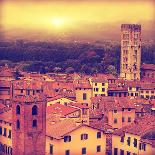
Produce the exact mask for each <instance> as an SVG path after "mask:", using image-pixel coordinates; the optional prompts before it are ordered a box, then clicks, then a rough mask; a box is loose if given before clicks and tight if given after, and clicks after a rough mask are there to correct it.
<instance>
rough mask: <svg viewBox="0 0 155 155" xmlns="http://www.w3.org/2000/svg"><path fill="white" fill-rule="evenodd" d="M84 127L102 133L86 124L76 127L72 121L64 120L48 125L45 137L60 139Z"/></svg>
mask: <svg viewBox="0 0 155 155" xmlns="http://www.w3.org/2000/svg"><path fill="white" fill-rule="evenodd" d="M84 126H86V127H88V128H92V129H95V130H98V131H103V130H101V129H98V128H97V127H93V126H89V125H86V124H81V125H78V126H76V124H75V122H74V121H73V120H69V119H65V120H63V121H60V122H58V123H55V124H53V125H52V124H48V125H47V127H46V135H47V136H49V137H53V138H55V139H62V138H63V137H64V136H65V135H67V134H70V133H71V132H73V131H74V130H77V129H79V128H81V127H84Z"/></svg>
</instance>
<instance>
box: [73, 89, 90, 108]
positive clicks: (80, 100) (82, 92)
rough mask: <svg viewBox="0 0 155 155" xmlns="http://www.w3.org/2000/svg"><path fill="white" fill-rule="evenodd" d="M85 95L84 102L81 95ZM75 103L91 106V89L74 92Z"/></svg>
mask: <svg viewBox="0 0 155 155" xmlns="http://www.w3.org/2000/svg"><path fill="white" fill-rule="evenodd" d="M84 93H86V94H87V98H86V100H84V99H83V94H84ZM75 94H76V101H77V102H78V103H86V104H88V106H91V97H92V89H82V88H81V89H77V90H75Z"/></svg>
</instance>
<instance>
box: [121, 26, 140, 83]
mask: <svg viewBox="0 0 155 155" xmlns="http://www.w3.org/2000/svg"><path fill="white" fill-rule="evenodd" d="M140 65H141V25H137V24H136V25H135V24H122V25H121V62H120V77H122V78H125V79H127V80H139V79H140Z"/></svg>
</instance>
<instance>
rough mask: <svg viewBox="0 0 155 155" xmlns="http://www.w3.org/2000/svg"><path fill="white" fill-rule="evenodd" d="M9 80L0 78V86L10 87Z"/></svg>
mask: <svg viewBox="0 0 155 155" xmlns="http://www.w3.org/2000/svg"><path fill="white" fill-rule="evenodd" d="M10 86H11V81H5V80H0V87H8V88H10Z"/></svg>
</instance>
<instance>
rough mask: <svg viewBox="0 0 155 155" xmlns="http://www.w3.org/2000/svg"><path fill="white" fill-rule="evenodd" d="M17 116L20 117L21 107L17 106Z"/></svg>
mask: <svg viewBox="0 0 155 155" xmlns="http://www.w3.org/2000/svg"><path fill="white" fill-rule="evenodd" d="M16 114H17V115H20V106H19V105H17V107H16Z"/></svg>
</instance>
